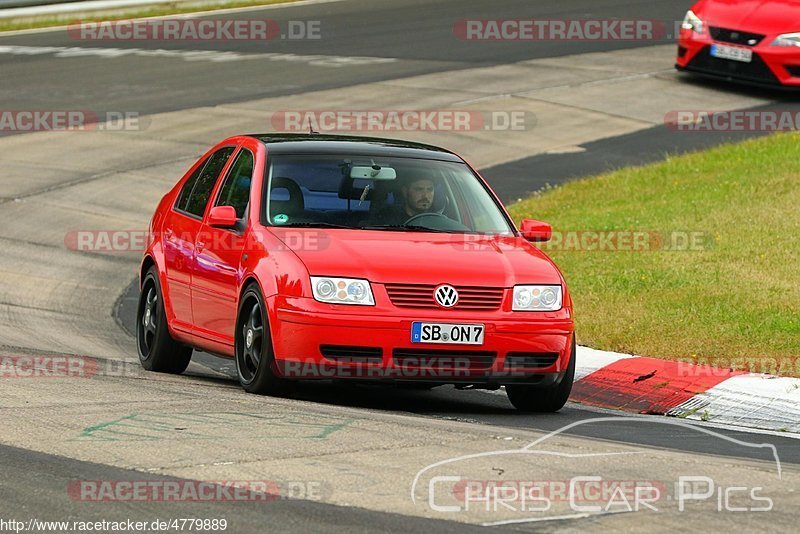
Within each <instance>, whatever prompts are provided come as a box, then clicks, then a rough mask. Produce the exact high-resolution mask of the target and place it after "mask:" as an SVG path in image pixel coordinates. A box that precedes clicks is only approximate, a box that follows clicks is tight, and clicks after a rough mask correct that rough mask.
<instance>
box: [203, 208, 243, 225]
mask: <svg viewBox="0 0 800 534" xmlns="http://www.w3.org/2000/svg"><path fill="white" fill-rule="evenodd" d="M236 222H237V219H236V210H235V209H234V208H233V206H214V207H213V208H211V213H209V214H208V225H209V226H213V227H214V228H233V227H234V226H236Z"/></svg>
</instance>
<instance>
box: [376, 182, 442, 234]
mask: <svg viewBox="0 0 800 534" xmlns="http://www.w3.org/2000/svg"><path fill="white" fill-rule="evenodd" d="M434 194H435V193H434V183H433V178H426V177H424V176H415V177H413V178H411V179H409V180H407V181H406V182H405V183H404V184H403V185H402V187H400V197H401V199H402V200H401V202H395V203H394V204H393V205H391V206H387V207H386V208H384V209H382V210H381V211H380V212H379V213H378V217H377V218H378V220H379V221H380V224H385V225H390V226H402V225H403V224H404V223H405V222H406V221H407V220H408V219H410V218H411V217H414V216H415V215H419V214H421V213H431V212H432V211H433V198H434Z"/></svg>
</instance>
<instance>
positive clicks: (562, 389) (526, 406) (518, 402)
mask: <svg viewBox="0 0 800 534" xmlns="http://www.w3.org/2000/svg"><path fill="white" fill-rule="evenodd" d="M575 346H576V343H575V334H573V335H572V352H571V353H570V356H569V363H568V364H567V370H566V372H565V373H564V377H563V378H562V379H561V382H559V383H558V384H553V385H551V386H547V387H536V386H526V385H523V384H513V385H507V386H506V394H507V395H508V400H509V401H511V404H513V405H514V408H516V409H517V410H519V411H521V412H536V413H552V412H557V411H558V410H560V409H561V408H563V407H564V405H565V404H566V403H567V399H569V394H570V392H571V391H572V382H573V381H574V380H575Z"/></svg>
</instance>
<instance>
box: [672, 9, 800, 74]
mask: <svg viewBox="0 0 800 534" xmlns="http://www.w3.org/2000/svg"><path fill="white" fill-rule="evenodd" d="M675 66H676V67H677V68H678V69H679V70H685V71H689V72H693V73H697V74H701V75H705V76H711V77H715V78H721V79H726V80H732V81H737V82H742V83H748V84H755V85H766V86H785V87H800V2H798V1H796V0H700V1H699V2H697V3H696V4H695V5H694V6H692V8H691V9H690V10H689V11H688V12H687V13H686V17H685V18H684V20H683V24H682V25H681V32H680V40H679V42H678V59H677V63H676V65H675Z"/></svg>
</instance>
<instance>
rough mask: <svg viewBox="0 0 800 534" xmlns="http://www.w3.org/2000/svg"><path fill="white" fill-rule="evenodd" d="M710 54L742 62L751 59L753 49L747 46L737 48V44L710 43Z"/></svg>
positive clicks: (748, 61)
mask: <svg viewBox="0 0 800 534" xmlns="http://www.w3.org/2000/svg"><path fill="white" fill-rule="evenodd" d="M711 55H712V56H714V57H718V58H720V59H730V60H731V61H741V62H742V63H750V62H751V61H753V51H752V50H750V49H749V48H739V47H738V46H726V45H719V44H715V45H711Z"/></svg>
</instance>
